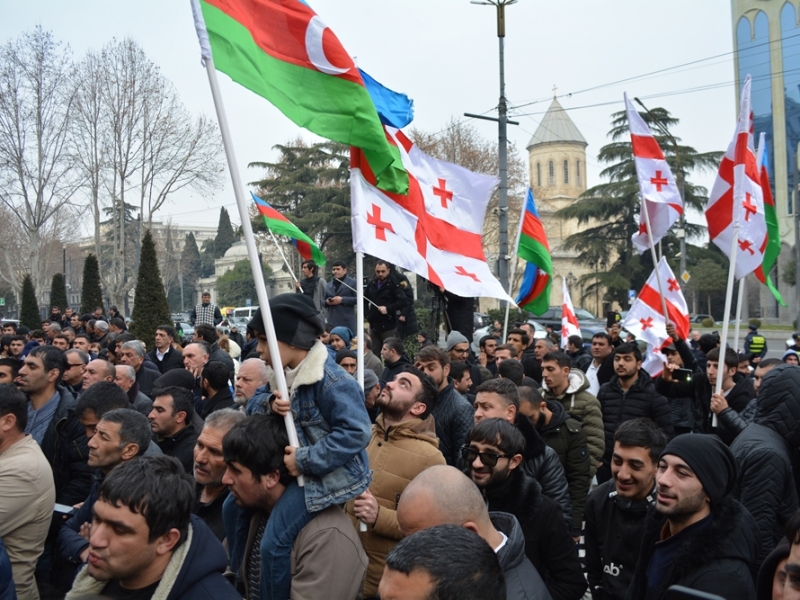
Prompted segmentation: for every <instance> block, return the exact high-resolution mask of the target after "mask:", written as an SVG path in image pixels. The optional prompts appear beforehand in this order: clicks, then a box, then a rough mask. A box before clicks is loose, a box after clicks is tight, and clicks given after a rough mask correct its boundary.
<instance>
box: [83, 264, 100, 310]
mask: <svg viewBox="0 0 800 600" xmlns="http://www.w3.org/2000/svg"><path fill="white" fill-rule="evenodd" d="M98 306H101V307H102V306H103V290H102V289H101V288H100V267H99V265H98V264H97V257H96V256H95V255H94V254H87V255H86V260H85V261H84V263H83V289H82V290H81V314H82V315H85V314H86V313H90V312H92V311H93V310H94V309H95V308H97V307H98ZM103 312H105V310H104V311H103Z"/></svg>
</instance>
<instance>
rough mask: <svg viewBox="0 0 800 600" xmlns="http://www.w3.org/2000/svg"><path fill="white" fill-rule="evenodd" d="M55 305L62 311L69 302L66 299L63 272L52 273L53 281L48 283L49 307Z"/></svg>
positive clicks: (65, 284)
mask: <svg viewBox="0 0 800 600" xmlns="http://www.w3.org/2000/svg"><path fill="white" fill-rule="evenodd" d="M53 306H57V307H58V308H59V310H61V312H62V313H63V312H64V311H65V310H66V308H67V306H69V302H68V301H67V283H66V281H64V274H63V273H56V274H55V275H53V282H52V283H51V285H50V307H51V308H52V307H53Z"/></svg>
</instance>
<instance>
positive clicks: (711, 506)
mask: <svg viewBox="0 0 800 600" xmlns="http://www.w3.org/2000/svg"><path fill="white" fill-rule="evenodd" d="M735 480H736V459H735V458H734V457H733V454H731V451H730V450H729V449H728V447H727V446H726V445H725V444H724V443H723V442H722V441H721V440H720V439H719V438H718V437H716V436H713V435H695V434H690V433H685V434H683V435H679V436H677V437H675V438H674V439H673V440H672V441H671V442H669V443H668V444H667V446H666V448H664V452H663V453H662V454H661V457H660V458H659V461H658V471H657V472H656V510H655V511H653V512H650V513H649V514H648V516H647V521H646V524H645V532H644V536H643V541H642V546H641V551H640V553H639V560H638V562H637V564H636V571H635V573H634V575H633V579H632V581H631V585H630V588H629V589H628V593H627V597H628V598H631V599H632V600H638V599H642V600H643V599H644V598H648V599H650V598H652V599H662V598H665V597H666V591H667V589H668V588H669V587H670V586H672V585H682V586H685V587H689V588H692V589H695V590H698V591H701V592H707V593H709V594H715V595H719V596H722V597H723V598H726V600H750V599H752V598H753V597H754V596H755V586H754V585H753V576H752V572H753V571H752V569H753V565H754V562H755V560H756V556H757V554H758V550H759V546H758V539H759V534H758V526H757V525H756V523H755V520H754V519H753V517H752V516H750V513H749V512H748V511H747V510H746V509H745V508H744V507H742V505H741V504H739V502H737V501H736V500H735V499H734V498H733V496H732V495H731V491H732V489H733V486H734V484H735Z"/></svg>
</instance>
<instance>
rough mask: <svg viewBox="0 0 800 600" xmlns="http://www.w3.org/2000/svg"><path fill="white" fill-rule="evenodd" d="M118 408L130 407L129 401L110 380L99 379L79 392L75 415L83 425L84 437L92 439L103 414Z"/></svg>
mask: <svg viewBox="0 0 800 600" xmlns="http://www.w3.org/2000/svg"><path fill="white" fill-rule="evenodd" d="M118 408H130V403H129V402H128V399H127V397H126V396H125V394H124V392H123V391H122V389H121V388H120V387H119V386H118V385H116V384H114V383H111V382H110V381H99V382H97V383H95V384H94V385H92V386H90V387H89V388H88V389H87V390H86V391H85V392H84V393H83V394H81V397H80V399H79V400H78V404H77V405H76V407H75V416H76V417H77V418H78V419H79V420H80V422H81V425H82V426H83V427H84V429H85V431H86V438H87V439H92V436H93V435H94V434H95V430H96V429H97V424H98V423H99V422H100V419H101V418H102V417H103V415H104V414H106V413H107V412H109V411H112V410H115V409H118Z"/></svg>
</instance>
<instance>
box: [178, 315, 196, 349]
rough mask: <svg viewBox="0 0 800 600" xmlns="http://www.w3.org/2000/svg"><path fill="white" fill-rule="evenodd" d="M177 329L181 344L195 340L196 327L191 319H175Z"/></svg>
mask: <svg viewBox="0 0 800 600" xmlns="http://www.w3.org/2000/svg"><path fill="white" fill-rule="evenodd" d="M175 331H177V333H178V338H180V339H179V340H176V341H180V344H181V346H185V345H186V344H190V343H192V340H194V327H192V326H191V325H190V324H189V321H175Z"/></svg>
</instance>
